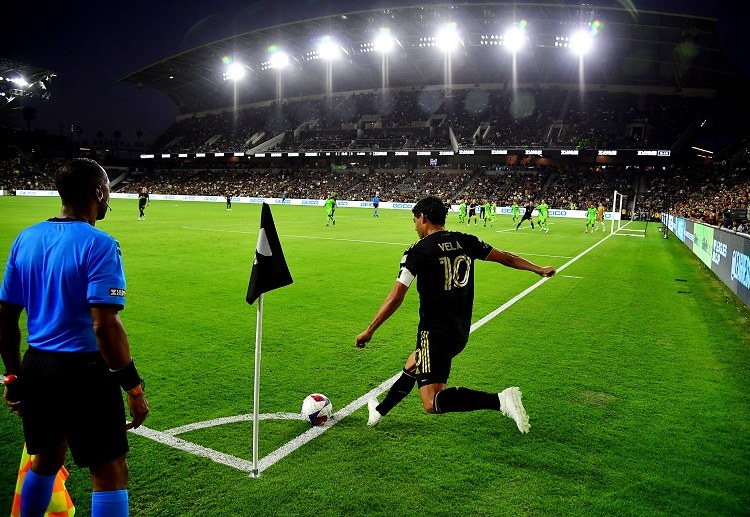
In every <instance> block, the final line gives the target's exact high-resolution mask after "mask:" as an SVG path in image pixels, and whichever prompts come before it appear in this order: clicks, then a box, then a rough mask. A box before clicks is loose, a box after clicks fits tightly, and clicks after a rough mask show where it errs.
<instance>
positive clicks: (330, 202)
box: [326, 194, 336, 226]
mask: <svg viewBox="0 0 750 517" xmlns="http://www.w3.org/2000/svg"><path fill="white" fill-rule="evenodd" d="M335 210H336V200H335V199H334V197H333V194H331V195H329V196H328V199H326V215H327V216H328V221H327V222H326V226H328V225H335V224H336V219H334V218H333V213H334V211H335Z"/></svg>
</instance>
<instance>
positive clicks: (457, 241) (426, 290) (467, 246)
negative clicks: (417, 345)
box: [398, 231, 492, 342]
mask: <svg viewBox="0 0 750 517" xmlns="http://www.w3.org/2000/svg"><path fill="white" fill-rule="evenodd" d="M490 251H492V246H490V245H489V244H486V243H484V242H482V241H481V240H480V239H479V238H477V237H475V236H474V235H469V234H466V233H461V232H450V231H441V232H436V233H433V234H431V235H428V236H427V237H425V238H424V239H421V240H419V241H418V242H416V243H414V244H413V245H412V246H411V247H410V248H409V249H408V250H406V251H405V252H404V255H403V257H402V258H401V270H400V272H399V276H398V281H399V282H401V283H402V284H404V285H406V286H409V285H410V284H411V282H412V280H413V279H414V278H415V277H416V278H417V291H418V292H419V330H429V331H430V332H432V333H436V334H440V335H443V336H444V337H446V338H448V339H455V340H460V341H462V342H466V341H467V340H468V339H469V329H470V327H471V309H472V305H473V302H474V260H476V259H481V260H483V259H485V258H486V257H487V255H489V253H490Z"/></svg>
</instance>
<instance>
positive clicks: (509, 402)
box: [355, 197, 555, 433]
mask: <svg viewBox="0 0 750 517" xmlns="http://www.w3.org/2000/svg"><path fill="white" fill-rule="evenodd" d="M446 213H447V209H446V207H445V205H443V202H442V201H441V200H440V199H438V198H435V197H426V198H424V199H422V200H421V201H419V202H418V203H417V204H416V205H415V206H414V208H413V209H412V214H413V216H414V217H413V220H414V229H415V230H416V232H417V235H419V241H417V242H416V243H414V244H413V245H412V246H411V247H409V249H407V250H406V251H405V252H404V255H403V257H402V258H401V270H400V272H399V275H398V278H397V279H396V283H395V284H394V286H393V288H392V289H391V292H390V293H389V294H388V296H387V297H386V298H385V301H384V302H383V304H382V306H381V307H380V309H379V310H378V312H377V313H376V315H375V317H374V319H373V320H372V323H370V325H368V327H367V328H366V329H365V330H364V331H363V332H361V333H360V334H359V335H358V336H357V337H356V339H355V345H356V346H357V347H359V348H362V347H364V346H365V345H366V344H367V343H368V342H369V341H370V340H371V339H372V336H373V334H374V333H375V331H376V330H377V329H378V327H380V325H382V324H383V323H384V322H385V321H386V320H387V319H388V318H389V317H390V316H391V315H393V313H394V312H396V310H397V309H398V308H399V307H400V306H401V303H402V302H403V300H404V297H405V296H406V292H407V291H408V289H409V286H410V285H411V284H412V281H413V280H414V279H415V278H418V281H417V291H418V292H419V327H418V337H417V343H416V350H415V351H414V352H412V353H411V354H410V355H409V357H408V359H407V360H406V364H405V366H404V369H403V373H402V375H401V376H400V377H399V378H398V380H396V382H395V383H394V385H393V386H392V387H391V389H390V390H389V392H388V394H387V395H386V396H385V398H384V399H383V402H382V403H380V404H378V401H377V399H374V398H373V399H371V400H370V401H369V402H368V409H369V419H368V421H367V424H368V425H370V426H374V425H377V423H378V422H379V421H380V419H381V418H382V417H383V416H385V415H386V414H388V412H389V411H390V410H391V409H393V407H394V406H396V404H398V403H399V402H400V401H401V400H403V399H404V398H405V397H406V395H408V394H409V392H410V391H411V390H412V389H413V388H414V385H415V384H416V385H418V386H419V396H420V398H421V399H422V406H423V407H424V409H425V410H426V411H427V412H429V413H451V412H458V411H475V410H479V409H492V410H495V411H501V412H502V413H503V414H504V415H506V416H508V417H510V418H512V419H513V420H514V421H515V423H516V426H517V427H518V430H519V431H521V432H522V433H526V432H528V430H529V418H528V416H527V415H526V411H525V409H524V407H523V403H522V402H521V392H520V390H519V389H518V388H517V387H511V388H507V389H505V390H503V391H501V392H500V393H487V392H484V391H477V390H472V389H468V388H457V387H452V388H447V386H446V384H447V382H448V376H449V374H450V370H451V361H452V360H453V358H454V357H455V356H456V355H458V354H459V353H460V352H461V351H462V350H463V349H464V347H465V346H466V343H467V341H468V339H469V329H470V326H471V311H472V308H473V304H474V262H475V261H476V260H487V261H491V262H498V263H500V264H502V265H504V266H507V267H512V268H515V269H521V270H524V271H532V272H534V273H536V274H538V275H540V276H543V277H550V276H552V275H554V274H555V269H554V268H552V267H549V266H547V267H539V266H537V265H536V264H533V263H531V262H529V261H528V260H526V259H523V258H521V257H519V256H517V255H513V254H512V253H508V252H506V251H501V250H498V249H495V248H493V247H492V246H490V245H489V244H485V243H484V242H482V241H481V240H479V239H478V238H477V237H475V236H473V235H469V234H466V233H461V232H452V231H447V230H446V229H445V216H446Z"/></svg>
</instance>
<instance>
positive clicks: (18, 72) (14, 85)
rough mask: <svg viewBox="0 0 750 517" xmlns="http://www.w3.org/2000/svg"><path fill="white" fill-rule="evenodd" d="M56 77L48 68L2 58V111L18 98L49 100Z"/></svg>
mask: <svg viewBox="0 0 750 517" xmlns="http://www.w3.org/2000/svg"><path fill="white" fill-rule="evenodd" d="M55 75H56V74H55V72H53V71H51V70H49V69H47V68H40V67H38V66H32V65H27V64H24V63H18V62H16V61H11V60H9V59H3V58H0V110H2V109H3V108H5V107H6V106H8V105H9V104H10V103H11V102H12V101H13V99H15V98H17V97H39V98H42V99H45V100H48V99H49V97H50V92H49V83H50V81H51V80H52V78H53V77H55Z"/></svg>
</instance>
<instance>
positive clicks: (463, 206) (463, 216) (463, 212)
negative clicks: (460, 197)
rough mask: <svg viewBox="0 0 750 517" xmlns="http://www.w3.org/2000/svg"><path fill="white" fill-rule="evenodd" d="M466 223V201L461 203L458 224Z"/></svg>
mask: <svg viewBox="0 0 750 517" xmlns="http://www.w3.org/2000/svg"><path fill="white" fill-rule="evenodd" d="M465 221H466V201H461V204H460V205H458V222H459V224H463V223H464V222H465Z"/></svg>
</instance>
